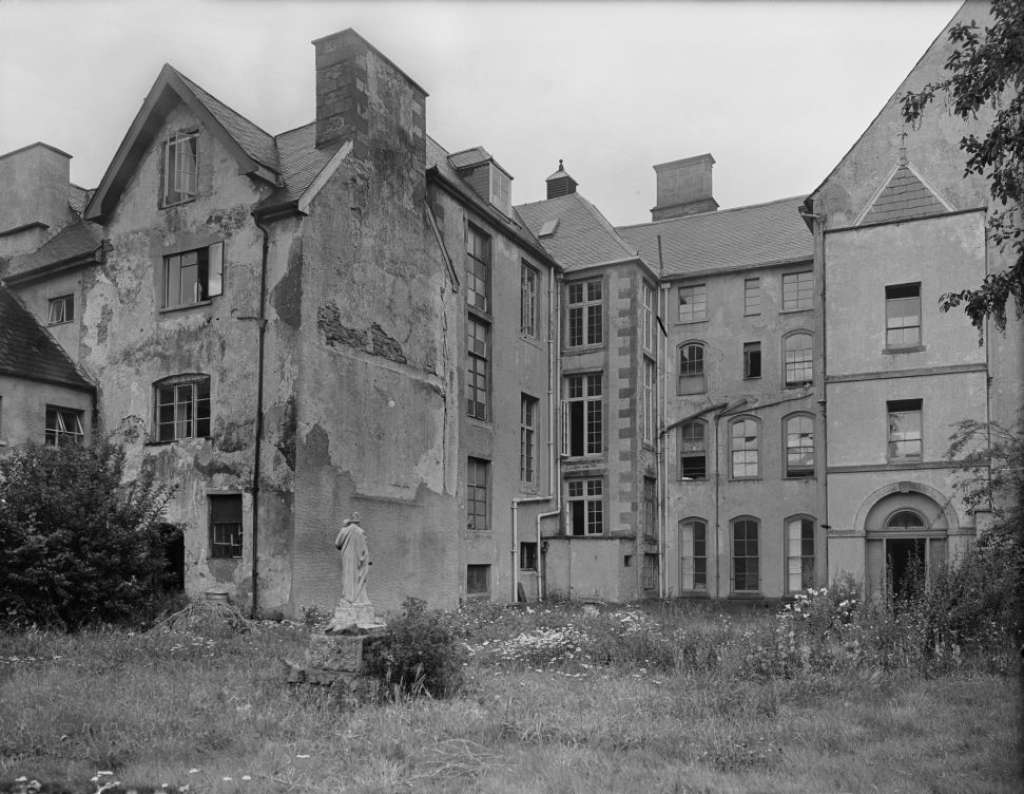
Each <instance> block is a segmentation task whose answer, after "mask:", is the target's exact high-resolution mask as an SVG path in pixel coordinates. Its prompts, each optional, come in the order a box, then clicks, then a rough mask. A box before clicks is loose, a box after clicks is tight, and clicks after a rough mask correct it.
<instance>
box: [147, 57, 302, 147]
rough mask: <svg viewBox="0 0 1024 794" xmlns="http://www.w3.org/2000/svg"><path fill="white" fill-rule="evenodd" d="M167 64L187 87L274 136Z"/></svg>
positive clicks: (266, 133) (269, 135)
mask: <svg viewBox="0 0 1024 794" xmlns="http://www.w3.org/2000/svg"><path fill="white" fill-rule="evenodd" d="M167 66H168V68H170V69H171V70H172V71H173V72H174V73H175V74H176V75H178V77H180V78H181V79H182V80H184V81H185V82H186V83H188V84H189V88H192V89H196V88H198V89H199V90H200V91H202V92H203V93H204V94H206V95H207V96H208V97H210V98H211V99H214V100H216V101H217V102H219V103H220V104H221V105H223V106H224V107H225V108H227V109H228V110H230V111H231V112H232V113H234V114H235V115H236V116H238V117H239V118H240V119H244V120H245V121H247V122H249V123H250V124H252V126H254V127H255V128H256V129H258V130H259V131H260V132H262V133H263V134H264V135H266V136H267V137H268V138H271V139H273V138H274V137H275V136H274V135H272V134H271V133H269V132H267V131H266V130H265V129H263V127H261V126H260V125H259V124H257V123H256V122H255V121H253V120H252V119H251V118H249V117H248V116H246V115H245V114H244V113H240V112H239V111H237V110H235V109H234V108H233V107H231V105H229V104H228V103H227V102H225V101H224V100H223V99H221V98H220V97H218V96H215V95H214V94H212V93H211V92H209V91H207V90H206V89H205V88H203V87H202V86H201V85H199V83H197V82H196V81H195V80H193V79H192V78H190V77H188V76H187V75H186V74H184V73H183V72H180V71H178V70H177V69H176V68H175V67H173V66H171V64H167ZM302 126H305V125H302ZM296 129H298V128H296Z"/></svg>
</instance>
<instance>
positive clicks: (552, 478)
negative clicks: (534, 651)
mask: <svg viewBox="0 0 1024 794" xmlns="http://www.w3.org/2000/svg"><path fill="white" fill-rule="evenodd" d="M554 279H555V276H554V269H549V270H548V317H549V320H548V392H547V393H548V441H547V447H548V492H547V494H546V495H542V496H517V497H515V498H514V499H513V500H512V600H513V601H517V600H518V598H519V505H521V504H529V503H531V502H551V501H554V502H555V509H554V510H552V511H549V512H546V513H538V514H537V527H536V543H537V600H538V601H543V600H544V595H543V594H544V573H543V572H544V566H543V565H542V564H541V531H540V522H541V519H542V518H550V517H551V516H557V515H559V514H560V513H561V508H560V501H561V499H560V497H561V490H560V489H558V488H557V486H558V480H557V477H556V469H557V466H558V461H559V458H558V452H557V450H556V447H555V434H556V431H557V430H558V425H557V417H558V405H557V402H556V400H555V397H556V390H555V382H556V378H557V373H556V367H557V360H556V358H555V342H554V336H555V333H554V332H553V329H552V321H551V320H550V317H551V316H552V314H554V315H555V316H556V320H555V322H554V323H553V325H554V327H555V328H561V325H560V324H559V322H558V321H557V312H558V309H557V307H558V306H559V305H560V303H559V304H553V303H552V299H553V293H554V286H553V285H554Z"/></svg>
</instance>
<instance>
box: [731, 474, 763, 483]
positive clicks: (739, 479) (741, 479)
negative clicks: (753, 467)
mask: <svg viewBox="0 0 1024 794" xmlns="http://www.w3.org/2000/svg"><path fill="white" fill-rule="evenodd" d="M760 480H761V475H758V476H756V477H730V478H729V482H759V481H760Z"/></svg>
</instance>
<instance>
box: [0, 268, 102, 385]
mask: <svg viewBox="0 0 1024 794" xmlns="http://www.w3.org/2000/svg"><path fill="white" fill-rule="evenodd" d="M0 374H3V375H10V376H13V377H15V378H25V379H27V380H36V381H44V382H47V383H58V384H61V385H63V386H69V387H70V388H73V389H81V390H85V391H94V390H95V389H94V387H93V386H92V384H90V383H89V382H88V381H86V380H85V378H83V377H82V376H81V375H80V374H79V372H78V370H77V369H75V365H74V364H73V363H72V362H71V359H70V358H69V357H68V355H67V353H65V352H64V349H63V348H62V347H61V346H60V345H58V344H57V343H56V342H55V341H54V339H53V337H51V336H50V335H49V334H48V333H47V332H46V330H45V329H43V328H42V327H41V326H40V325H39V323H37V322H36V320H35V318H34V317H33V316H32V315H31V314H30V313H29V311H28V310H27V309H26V308H25V307H24V306H22V305H21V303H20V302H19V301H18V299H17V298H15V297H14V295H12V294H11V293H10V292H9V291H8V290H7V289H6V288H5V287H3V286H0Z"/></svg>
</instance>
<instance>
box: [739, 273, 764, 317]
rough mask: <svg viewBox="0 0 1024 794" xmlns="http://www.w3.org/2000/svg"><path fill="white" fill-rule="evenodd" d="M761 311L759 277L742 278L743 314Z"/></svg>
mask: <svg viewBox="0 0 1024 794" xmlns="http://www.w3.org/2000/svg"><path fill="white" fill-rule="evenodd" d="M760 313H761V279H759V278H745V279H743V314H744V315H747V316H749V315H752V314H760Z"/></svg>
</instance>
